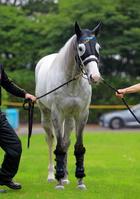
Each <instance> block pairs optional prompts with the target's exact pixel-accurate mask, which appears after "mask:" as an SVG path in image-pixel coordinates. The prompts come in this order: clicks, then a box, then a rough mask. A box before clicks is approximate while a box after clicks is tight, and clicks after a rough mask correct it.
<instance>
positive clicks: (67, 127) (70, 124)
mask: <svg viewBox="0 0 140 199" xmlns="http://www.w3.org/2000/svg"><path fill="white" fill-rule="evenodd" d="M73 128H74V119H73V118H66V119H65V124H64V136H63V141H64V147H65V151H66V155H65V159H64V170H65V175H64V178H63V179H62V181H63V184H69V183H70V181H69V180H68V168H67V159H68V149H69V146H70V134H71V132H72V130H73Z"/></svg>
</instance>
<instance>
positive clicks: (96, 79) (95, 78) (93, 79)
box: [90, 75, 101, 83]
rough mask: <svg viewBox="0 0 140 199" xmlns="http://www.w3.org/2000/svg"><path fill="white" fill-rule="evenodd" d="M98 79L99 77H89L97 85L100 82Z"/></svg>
mask: <svg viewBox="0 0 140 199" xmlns="http://www.w3.org/2000/svg"><path fill="white" fill-rule="evenodd" d="M100 78H101V77H100V75H94V76H92V75H90V80H91V81H92V82H95V83H97V82H98V81H99V80H100Z"/></svg>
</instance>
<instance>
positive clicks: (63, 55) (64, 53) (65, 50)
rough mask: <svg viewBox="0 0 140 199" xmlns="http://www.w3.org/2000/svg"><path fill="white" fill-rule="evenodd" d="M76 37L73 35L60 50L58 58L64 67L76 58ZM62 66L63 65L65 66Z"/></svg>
mask: <svg viewBox="0 0 140 199" xmlns="http://www.w3.org/2000/svg"><path fill="white" fill-rule="evenodd" d="M75 48H76V35H73V36H72V37H71V38H70V39H69V40H68V41H67V42H66V43H65V45H64V46H63V47H62V48H61V49H60V50H59V52H58V56H59V59H60V60H61V61H62V60H63V61H62V63H63V64H64V65H67V64H68V63H69V61H70V60H73V59H72V58H74V57H75ZM63 64H62V65H63Z"/></svg>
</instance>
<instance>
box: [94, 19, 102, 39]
mask: <svg viewBox="0 0 140 199" xmlns="http://www.w3.org/2000/svg"><path fill="white" fill-rule="evenodd" d="M101 25H102V23H101V22H100V23H98V25H97V26H96V27H95V28H94V29H93V30H92V33H93V34H94V35H95V36H97V35H98V34H99V31H100V29H101Z"/></svg>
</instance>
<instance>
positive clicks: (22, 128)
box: [16, 124, 140, 134]
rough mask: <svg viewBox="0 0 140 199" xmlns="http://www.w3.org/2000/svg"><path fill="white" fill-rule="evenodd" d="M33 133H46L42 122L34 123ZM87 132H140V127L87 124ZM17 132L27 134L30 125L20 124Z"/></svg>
mask: <svg viewBox="0 0 140 199" xmlns="http://www.w3.org/2000/svg"><path fill="white" fill-rule="evenodd" d="M32 131H33V134H37V133H45V131H44V129H43V128H42V126H41V125H40V124H34V125H33V130H32ZM85 131H86V132H91V133H94V132H114V133H115V132H122V131H123V132H140V128H125V129H120V130H112V129H109V128H102V127H100V126H98V125H92V124H90V125H87V126H86V128H85ZM16 132H17V134H27V133H28V125H20V127H19V128H18V129H16Z"/></svg>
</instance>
